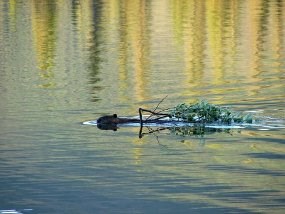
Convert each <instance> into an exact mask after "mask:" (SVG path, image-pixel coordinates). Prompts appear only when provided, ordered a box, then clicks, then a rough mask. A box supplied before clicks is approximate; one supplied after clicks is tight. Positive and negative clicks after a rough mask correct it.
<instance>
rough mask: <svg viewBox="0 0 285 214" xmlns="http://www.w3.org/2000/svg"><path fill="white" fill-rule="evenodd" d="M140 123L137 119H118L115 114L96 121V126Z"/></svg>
mask: <svg viewBox="0 0 285 214" xmlns="http://www.w3.org/2000/svg"><path fill="white" fill-rule="evenodd" d="M131 122H140V120H139V119H129V118H120V117H118V116H117V114H113V115H106V116H102V117H100V118H99V119H98V120H97V124H120V123H131Z"/></svg>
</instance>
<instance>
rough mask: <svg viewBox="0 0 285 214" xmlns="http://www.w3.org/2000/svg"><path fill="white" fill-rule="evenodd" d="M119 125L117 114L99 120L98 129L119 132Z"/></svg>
mask: <svg viewBox="0 0 285 214" xmlns="http://www.w3.org/2000/svg"><path fill="white" fill-rule="evenodd" d="M117 124H118V116H117V114H113V115H107V116H102V117H100V118H98V120H97V127H98V128H99V129H102V130H113V131H117V129H118V127H117Z"/></svg>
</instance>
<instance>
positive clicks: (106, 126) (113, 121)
mask: <svg viewBox="0 0 285 214" xmlns="http://www.w3.org/2000/svg"><path fill="white" fill-rule="evenodd" d="M165 115H166V114H165ZM166 116H168V115H166ZM164 117H165V116H164ZM164 117H161V118H164ZM161 118H156V119H145V120H143V119H136V118H122V117H118V115H117V114H113V115H106V116H102V117H99V118H98V120H97V127H98V128H99V129H103V130H114V131H117V129H118V126H117V125H118V124H123V123H140V124H141V125H142V124H143V123H145V122H147V123H165V122H168V121H167V120H166V121H163V120H160V119H161Z"/></svg>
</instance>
